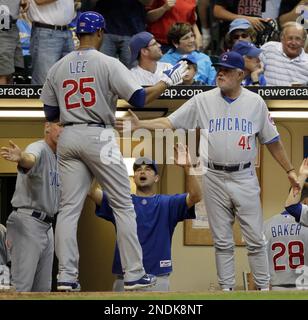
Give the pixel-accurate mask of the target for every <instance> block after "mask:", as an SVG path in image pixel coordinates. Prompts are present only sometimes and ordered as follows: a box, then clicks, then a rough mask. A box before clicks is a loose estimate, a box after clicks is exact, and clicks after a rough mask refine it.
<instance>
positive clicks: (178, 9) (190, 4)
mask: <svg viewBox="0 0 308 320" xmlns="http://www.w3.org/2000/svg"><path fill="white" fill-rule="evenodd" d="M164 4H165V1H164V0H154V1H153V4H152V5H150V6H147V11H149V10H153V9H157V8H159V7H161V6H163V5H164ZM195 8H196V0H177V1H176V4H175V5H174V6H173V7H172V8H171V9H170V10H169V11H166V13H165V14H164V15H163V16H162V17H161V18H160V19H158V20H157V21H154V22H152V23H150V22H149V23H148V26H147V30H148V31H149V32H150V33H152V34H153V35H154V37H155V39H156V40H157V41H158V42H160V43H162V44H167V43H168V41H167V34H168V31H169V29H170V27H171V26H172V25H173V24H174V23H175V22H186V23H190V24H191V25H193V24H195V22H196V18H197V17H196V12H195Z"/></svg>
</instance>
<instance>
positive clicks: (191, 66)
mask: <svg viewBox="0 0 308 320" xmlns="http://www.w3.org/2000/svg"><path fill="white" fill-rule="evenodd" d="M179 61H187V66H188V71H187V74H186V76H185V77H184V78H183V82H182V83H181V85H184V86H201V85H203V83H202V81H198V80H195V79H194V78H195V75H196V73H197V71H198V65H197V61H196V59H195V58H194V56H192V55H191V54H184V55H183V56H182V57H181V59H180V60H179Z"/></svg>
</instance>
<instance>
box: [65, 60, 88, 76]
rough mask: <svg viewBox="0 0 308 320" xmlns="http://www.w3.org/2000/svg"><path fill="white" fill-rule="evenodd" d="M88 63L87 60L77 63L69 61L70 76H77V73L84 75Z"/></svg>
mask: <svg viewBox="0 0 308 320" xmlns="http://www.w3.org/2000/svg"><path fill="white" fill-rule="evenodd" d="M87 63H88V61H87V60H82V61H80V60H77V61H71V62H70V64H69V66H70V73H71V74H78V73H84V72H86V65H87Z"/></svg>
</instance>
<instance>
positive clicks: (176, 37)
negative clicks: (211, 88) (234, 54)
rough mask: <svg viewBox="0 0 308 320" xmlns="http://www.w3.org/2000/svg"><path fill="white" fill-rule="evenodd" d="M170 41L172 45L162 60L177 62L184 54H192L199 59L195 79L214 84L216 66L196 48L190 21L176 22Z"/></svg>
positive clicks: (170, 32)
mask: <svg viewBox="0 0 308 320" xmlns="http://www.w3.org/2000/svg"><path fill="white" fill-rule="evenodd" d="M168 43H169V44H170V45H171V46H172V49H170V50H169V51H168V52H167V53H166V54H164V55H163V57H162V58H161V60H160V61H162V62H168V63H171V64H172V65H174V64H176V63H177V62H178V61H179V59H181V56H182V55H183V54H190V55H192V56H193V57H194V58H195V60H196V61H197V65H198V72H197V74H196V76H195V80H197V81H202V83H203V84H206V85H214V84H215V78H216V71H215V68H214V67H213V66H212V61H211V59H210V58H209V56H208V55H206V54H205V53H202V52H199V51H197V50H196V45H195V35H194V32H193V28H192V26H191V25H190V24H188V23H181V22H178V23H175V24H174V25H173V26H172V27H171V28H170V30H169V32H168Z"/></svg>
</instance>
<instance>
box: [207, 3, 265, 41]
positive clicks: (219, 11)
mask: <svg viewBox="0 0 308 320" xmlns="http://www.w3.org/2000/svg"><path fill="white" fill-rule="evenodd" d="M264 9H265V0H262V1H239V0H232V1H226V0H214V8H213V14H214V17H215V18H217V19H220V20H223V21H224V23H223V24H222V29H223V30H222V32H223V35H224V34H226V30H227V27H228V24H229V22H230V21H233V20H234V19H238V18H245V19H247V20H248V21H249V22H250V23H251V25H252V26H253V28H254V29H255V30H257V31H262V30H263V29H264V25H263V22H266V21H268V20H269V19H264V18H262V12H263V11H264Z"/></svg>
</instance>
